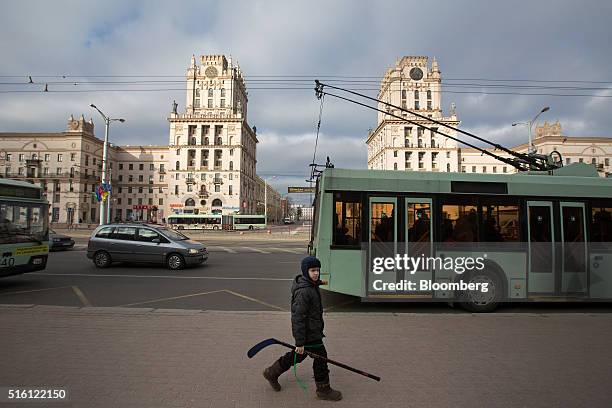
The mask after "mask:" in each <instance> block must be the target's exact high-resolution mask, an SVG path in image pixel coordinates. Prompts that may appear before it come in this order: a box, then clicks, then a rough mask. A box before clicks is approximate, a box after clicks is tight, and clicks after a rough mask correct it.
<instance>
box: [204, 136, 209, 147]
mask: <svg viewBox="0 0 612 408" xmlns="http://www.w3.org/2000/svg"><path fill="white" fill-rule="evenodd" d="M204 144H205V145H207V146H208V145H209V144H210V141H209V140H208V137H205V138H204Z"/></svg>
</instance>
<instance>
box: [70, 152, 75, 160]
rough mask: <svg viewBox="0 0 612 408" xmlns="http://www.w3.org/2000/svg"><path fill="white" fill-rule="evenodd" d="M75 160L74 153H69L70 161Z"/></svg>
mask: <svg viewBox="0 0 612 408" xmlns="http://www.w3.org/2000/svg"><path fill="white" fill-rule="evenodd" d="M75 160H76V153H70V161H75Z"/></svg>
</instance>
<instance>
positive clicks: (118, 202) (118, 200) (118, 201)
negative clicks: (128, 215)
mask: <svg viewBox="0 0 612 408" xmlns="http://www.w3.org/2000/svg"><path fill="white" fill-rule="evenodd" d="M117 205H121V197H119V198H117Z"/></svg>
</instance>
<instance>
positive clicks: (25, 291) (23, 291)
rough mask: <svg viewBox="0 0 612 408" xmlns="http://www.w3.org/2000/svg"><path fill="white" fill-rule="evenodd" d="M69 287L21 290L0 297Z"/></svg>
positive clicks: (0, 294)
mask: <svg viewBox="0 0 612 408" xmlns="http://www.w3.org/2000/svg"><path fill="white" fill-rule="evenodd" d="M28 275H34V274H32V273H30V274H28ZM38 275H40V274H38ZM70 287H71V286H58V287H57V288H45V289H32V290H21V291H19V292H6V293H0V296H2V295H18V294H20V293H31V292H42V291H45V290H54V289H66V288H70Z"/></svg>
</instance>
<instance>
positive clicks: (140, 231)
mask: <svg viewBox="0 0 612 408" xmlns="http://www.w3.org/2000/svg"><path fill="white" fill-rule="evenodd" d="M87 257H88V258H89V259H91V260H92V261H93V263H94V265H96V266H97V267H98V268H107V267H109V266H110V265H111V264H112V263H113V262H137V263H141V262H142V263H161V264H165V265H166V266H167V267H168V268H169V269H173V270H176V269H182V268H184V267H185V266H186V265H199V264H201V263H202V262H206V260H208V250H207V249H206V247H205V246H204V244H202V243H200V242H197V241H192V240H191V239H189V237H187V236H185V235H183V234H181V233H180V232H177V231H173V230H170V229H167V228H165V227H162V226H159V225H152V224H107V225H101V226H99V227H98V228H96V229H95V231H94V232H93V234H92V235H91V238H90V239H89V243H88V245H87Z"/></svg>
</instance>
